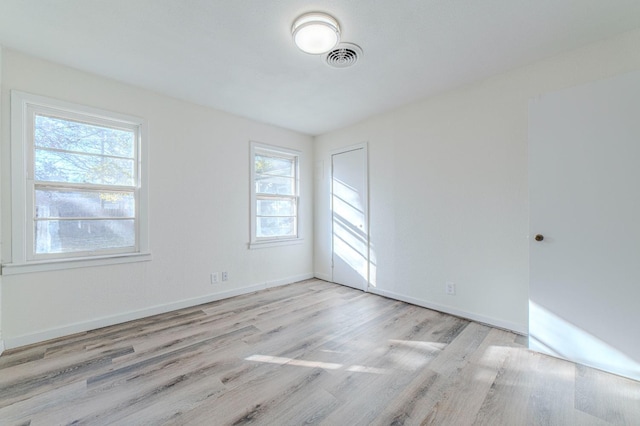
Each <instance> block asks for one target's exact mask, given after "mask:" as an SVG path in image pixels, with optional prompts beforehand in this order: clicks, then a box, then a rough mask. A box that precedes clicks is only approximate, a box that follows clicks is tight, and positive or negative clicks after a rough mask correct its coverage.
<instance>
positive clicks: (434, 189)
mask: <svg viewBox="0 0 640 426" xmlns="http://www.w3.org/2000/svg"><path fill="white" fill-rule="evenodd" d="M639 45H640V30H636V31H633V32H629V33H626V34H623V35H621V36H619V37H616V38H614V39H610V40H606V41H603V42H600V43H597V44H593V45H590V46H587V47H585V48H582V49H579V50H576V51H573V52H569V53H566V54H563V55H560V56H557V57H554V58H551V59H548V60H545V61H542V62H538V63H535V64H532V65H530V66H527V67H525V68H521V69H518V70H515V71H512V72H508V73H505V74H502V75H499V76H496V77H493V78H491V79H488V80H485V81H482V82H479V83H477V84H473V85H470V86H467V87H463V88H460V89H458V90H455V91H452V92H448V93H445V94H442V95H440V96H436V97H433V98H429V99H426V100H424V101H421V102H418V103H416V104H412V105H409V106H406V107H403V108H400V109H398V110H395V111H393V112H390V113H386V114H383V115H379V116H376V117H372V118H370V119H368V120H366V121H364V122H361V123H359V124H357V125H354V126H351V127H349V128H346V129H343V130H340V131H336V132H332V133H329V134H326V135H322V136H320V137H318V138H316V145H315V153H316V155H315V161H316V177H317V178H318V179H317V182H316V205H315V217H316V221H315V243H314V244H315V263H314V267H315V271H316V275H317V276H320V277H330V276H331V236H330V231H331V228H330V227H331V216H330V210H329V208H330V207H329V177H330V169H329V166H330V159H329V152H330V151H331V150H332V149H335V148H338V147H342V146H348V145H352V144H355V143H360V142H364V141H368V142H369V158H370V160H369V161H370V163H369V174H370V180H369V186H370V224H371V225H370V234H371V243H372V249H373V251H374V252H375V263H376V274H375V276H374V277H372V279H373V281H374V282H373V283H372V284H373V285H375V288H374V290H375V291H376V292H378V293H381V294H385V295H389V296H391V297H395V298H399V299H402V300H407V301H411V302H413V303H416V304H420V305H423V306H430V307H434V308H436V309H440V310H443V311H446V312H451V313H454V314H459V315H462V316H466V317H469V318H472V319H476V320H480V321H484V322H487V323H491V324H494V325H498V326H501V327H505V328H509V329H513V330H516V331H519V332H526V331H527V320H528V319H527V316H528V279H529V265H528V256H529V251H528V235H527V234H528V182H527V125H528V123H527V108H528V100H529V99H530V98H533V97H535V96H537V95H539V94H542V93H545V92H549V91H552V90H557V89H559V88H563V87H568V86H572V85H576V84H580V83H584V82H588V81H593V80H597V79H600V78H604V77H607V76H611V75H615V74H619V73H623V72H627V71H630V70H634V69H640V49H638V46H639ZM427 72H428V71H427ZM372 90H374V89H372ZM447 281H452V282H454V283H455V284H456V286H457V295H456V296H448V295H446V294H445V292H444V287H445V282H447Z"/></svg>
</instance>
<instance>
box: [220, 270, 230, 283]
mask: <svg viewBox="0 0 640 426" xmlns="http://www.w3.org/2000/svg"><path fill="white" fill-rule="evenodd" d="M227 280H229V274H228V273H227V272H226V271H225V272H223V273H222V281H227Z"/></svg>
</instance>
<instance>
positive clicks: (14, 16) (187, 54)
mask: <svg viewBox="0 0 640 426" xmlns="http://www.w3.org/2000/svg"><path fill="white" fill-rule="evenodd" d="M309 11H325V12H328V13H330V14H331V15H333V16H335V17H336V18H337V19H338V21H339V22H340V25H341V27H342V35H343V37H342V40H343V41H346V42H353V43H356V44H358V45H360V46H361V47H362V48H363V50H364V56H363V58H362V59H361V60H360V61H359V63H358V64H357V65H356V66H354V67H352V68H347V69H334V68H330V67H329V66H327V65H326V64H325V63H324V62H323V59H322V57H319V56H312V55H307V54H305V53H302V52H300V51H299V50H298V49H297V48H296V47H295V46H294V45H293V43H292V40H291V33H290V28H291V24H292V22H293V20H294V19H295V18H296V17H297V16H298V15H300V14H302V13H305V12H309ZM638 27H640V1H639V0H326V1H301V0H271V1H268V0H182V1H179V0H55V1H50V0H1V1H0V43H1V44H2V45H4V46H6V47H9V48H12V49H16V50H20V51H24V52H27V53H29V54H32V55H35V56H39V57H42V58H45V59H49V60H52V61H55V62H59V63H62V64H66V65H69V66H72V67H75V68H79V69H82V70H86V71H90V72H93V73H96V74H100V75H104V76H107V77H110V78H114V79H116V80H120V81H123V82H126V83H130V84H134V85H137V86H141V87H145V88H148V89H151V90H154V91H157V92H161V93H165V94H168V95H171V96H174V97H177V98H181V99H186V100H189V101H192V102H195V103H198V104H202V105H207V106H211V107H214V108H218V109H221V110H224V111H228V112H232V113H235V114H238V115H241V116H245V117H249V118H252V119H255V120H258V121H262V122H266V123H271V124H275V125H278V126H282V127H285V128H289V129H293V130H297V131H300V132H303V133H308V134H312V135H316V134H322V133H325V132H328V131H331V130H334V129H337V128H340V127H343V126H346V125H349V124H353V123H355V122H357V121H360V120H362V119H364V118H366V117H369V116H371V115H373V114H377V113H380V112H383V111H387V110H390V109H392V108H395V107H398V106H400V105H403V104H406V103H409V102H412V101H415V100H418V99H420V98H423V97H426V96H429V95H433V94H435V93H438V92H442V91H445V90H448V89H451V88H454V87H457V86H461V85H463V84H467V83H470V82H472V81H477V80H479V79H482V78H485V77H488V76H490V75H493V74H496V73H500V72H503V71H506V70H508V69H512V68H515V67H518V66H522V65H525V64H528V63H531V62H533V61H536V60H539V59H542V58H545V57H548V56H552V55H555V54H558V53H560V52H563V51H567V50H570V49H574V48H577V47H580V46H582V45H585V44H588V43H591V42H594V41H596V40H600V39H604V38H607V37H611V36H613V35H615V34H618V33H622V32H625V31H629V30H632V29H635V28H638ZM639 48H640V47H639Z"/></svg>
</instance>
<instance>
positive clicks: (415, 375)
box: [0, 280, 640, 426]
mask: <svg viewBox="0 0 640 426" xmlns="http://www.w3.org/2000/svg"><path fill="white" fill-rule="evenodd" d="M524 344H526V341H525V339H523V338H522V337H521V336H517V335H515V334H513V333H510V332H506V331H503V330H498V329H494V328H491V327H488V326H485V325H482V324H478V323H474V322H470V321H467V320H464V319H461V318H457V317H453V316H450V315H446V314H442V313H439V312H435V311H432V310H429V309H424V308H420V307H417V306H413V305H410V304H406V303H402V302H398V301H394V300H389V299H385V298H382V297H379V296H375V295H371V294H367V293H363V292H361V291H358V290H354V289H351V288H348V287H342V286H338V285H335V284H330V283H326V282H324V281H319V280H308V281H305V282H301V283H296V284H292V285H288V286H283V287H278V288H273V289H270V290H265V291H261V292H257V293H253V294H249V295H243V296H239V297H235V298H232V299H227V300H223V301H217V302H213V303H209V304H206V305H201V306H196V307H191V308H187V309H182V310H179V311H175V312H169V313H166V314H162V315H157V316H154V317H150V318H145V319H142V320H138V321H132V322H129V323H125V324H119V325H116V326H113V327H106V328H102V329H99V330H93V331H90V332H86V333H79V334H76V335H73V336H68V337H65V338H61V339H56V340H52V341H48V342H45V343H42V344H37V345H31V346H29V347H25V348H21V349H17V350H11V351H6V352H5V353H4V354H3V355H2V356H1V357H0V424H1V425H27V424H30V425H52V424H54V425H58V424H92V425H93V424H95V425H103V424H105V425H106V424H124V425H141V424H153V425H155V424H175V425H184V424H194V425H200V424H207V425H210V424H214V425H241V424H261V425H301V424H323V425H345V424H346V425H368V424H375V425H422V424H424V425H492V426H494V425H509V426H513V425H611V424H613V425H633V424H640V383H638V382H635V381H632V380H629V379H625V378H621V377H618V376H614V375H611V374H607V373H603V372H601V371H597V370H593V369H591V368H588V367H585V366H580V365H576V364H573V363H570V362H567V361H563V360H559V359H555V358H550V357H547V356H544V355H540V354H537V353H534V352H531V351H529V350H527V349H526V347H525V346H524Z"/></svg>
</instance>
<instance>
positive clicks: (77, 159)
mask: <svg viewBox="0 0 640 426" xmlns="http://www.w3.org/2000/svg"><path fill="white" fill-rule="evenodd" d="M35 178H36V180H40V181H49V182H70V183H95V184H103V185H126V186H133V185H134V184H135V162H134V160H126V159H119V158H109V157H101V156H98V155H86V154H73V153H70V152H57V151H48V150H43V149H36V159H35Z"/></svg>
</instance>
